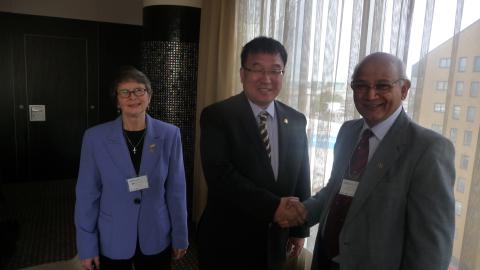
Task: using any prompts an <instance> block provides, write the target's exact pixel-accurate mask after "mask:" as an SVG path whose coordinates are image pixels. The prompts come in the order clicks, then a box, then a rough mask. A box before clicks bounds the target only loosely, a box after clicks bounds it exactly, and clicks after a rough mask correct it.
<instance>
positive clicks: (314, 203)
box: [303, 124, 346, 226]
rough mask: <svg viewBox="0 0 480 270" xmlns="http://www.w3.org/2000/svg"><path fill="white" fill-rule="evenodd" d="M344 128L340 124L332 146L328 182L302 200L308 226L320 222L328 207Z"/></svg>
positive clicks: (344, 126)
mask: <svg viewBox="0 0 480 270" xmlns="http://www.w3.org/2000/svg"><path fill="white" fill-rule="evenodd" d="M345 130H346V125H345V124H344V125H342V127H341V128H340V130H339V132H338V135H337V140H336V142H335V146H334V152H333V154H334V159H333V165H332V173H331V176H330V179H329V180H328V183H327V185H326V186H325V187H323V188H322V189H321V190H319V191H318V192H317V193H316V194H315V195H314V196H312V197H310V198H308V199H307V200H306V201H304V202H303V203H304V205H305V208H306V209H307V212H308V214H307V222H306V223H307V225H308V226H314V225H315V224H317V223H318V222H320V218H321V216H322V213H323V212H324V211H325V208H326V207H328V206H329V205H328V204H327V203H328V201H327V200H328V197H329V194H330V192H331V189H332V188H333V180H332V179H333V178H332V177H334V176H335V175H336V173H335V172H336V171H338V169H337V168H338V167H339V166H338V162H339V161H338V160H337V158H338V157H339V156H340V153H339V152H340V151H342V150H341V149H342V147H343V145H342V140H343V138H344V137H345Z"/></svg>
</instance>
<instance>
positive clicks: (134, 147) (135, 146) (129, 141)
mask: <svg viewBox="0 0 480 270" xmlns="http://www.w3.org/2000/svg"><path fill="white" fill-rule="evenodd" d="M146 131H147V129H144V130H143V134H142V137H140V139H139V140H138V141H137V143H136V144H135V145H134V144H133V143H132V141H131V140H130V138H129V137H128V134H127V132H126V131H125V130H124V131H123V134H124V135H125V138H127V142H128V144H129V145H130V147H132V148H133V149H132V152H133V154H134V155H135V154H136V153H137V147H138V145H139V144H140V143H141V142H142V141H143V138H144V137H145V133H146Z"/></svg>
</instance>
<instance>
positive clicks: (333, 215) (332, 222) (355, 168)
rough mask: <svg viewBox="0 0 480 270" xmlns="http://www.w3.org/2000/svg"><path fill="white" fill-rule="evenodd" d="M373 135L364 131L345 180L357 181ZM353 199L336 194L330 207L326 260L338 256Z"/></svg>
mask: <svg viewBox="0 0 480 270" xmlns="http://www.w3.org/2000/svg"><path fill="white" fill-rule="evenodd" d="M372 135H373V133H372V132H371V131H370V130H369V129H366V130H365V131H364V132H363V134H362V137H361V138H360V141H359V142H358V144H357V147H356V148H355V151H354V152H353V154H352V157H351V159H350V163H349V171H348V173H347V174H348V175H347V177H346V178H348V179H350V180H355V181H358V179H360V176H361V175H362V173H363V171H364V169H365V167H366V165H367V162H368V149H369V139H370V137H371V136H372ZM352 199H353V197H352V196H347V195H342V194H339V193H337V195H336V196H335V199H334V200H333V202H332V204H331V206H330V212H329V214H328V217H327V223H326V225H325V231H324V237H323V240H324V241H323V243H324V247H325V255H326V256H327V257H328V259H332V258H333V257H335V256H337V255H338V237H339V235H340V231H341V230H342V227H343V223H344V222H345V218H346V216H347V212H348V209H349V208H350V204H351V202H352Z"/></svg>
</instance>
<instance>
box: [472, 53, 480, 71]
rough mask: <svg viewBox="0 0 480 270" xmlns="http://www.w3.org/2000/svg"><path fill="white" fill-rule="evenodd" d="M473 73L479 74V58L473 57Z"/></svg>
mask: <svg viewBox="0 0 480 270" xmlns="http://www.w3.org/2000/svg"><path fill="white" fill-rule="evenodd" d="M473 71H474V72H480V56H475V63H474V65H473Z"/></svg>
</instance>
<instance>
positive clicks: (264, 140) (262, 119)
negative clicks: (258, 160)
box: [258, 111, 272, 159]
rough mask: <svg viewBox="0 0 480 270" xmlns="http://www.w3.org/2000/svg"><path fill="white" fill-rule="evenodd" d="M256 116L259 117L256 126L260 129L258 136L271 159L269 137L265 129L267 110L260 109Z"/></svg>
mask: <svg viewBox="0 0 480 270" xmlns="http://www.w3.org/2000/svg"><path fill="white" fill-rule="evenodd" d="M258 117H259V118H260V124H259V126H258V127H259V129H260V138H261V139H262V143H263V146H264V147H265V150H266V151H267V155H268V158H269V159H271V156H272V148H271V147H270V139H269V138H268V131H267V117H268V112H266V111H262V112H260V113H259V114H258Z"/></svg>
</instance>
